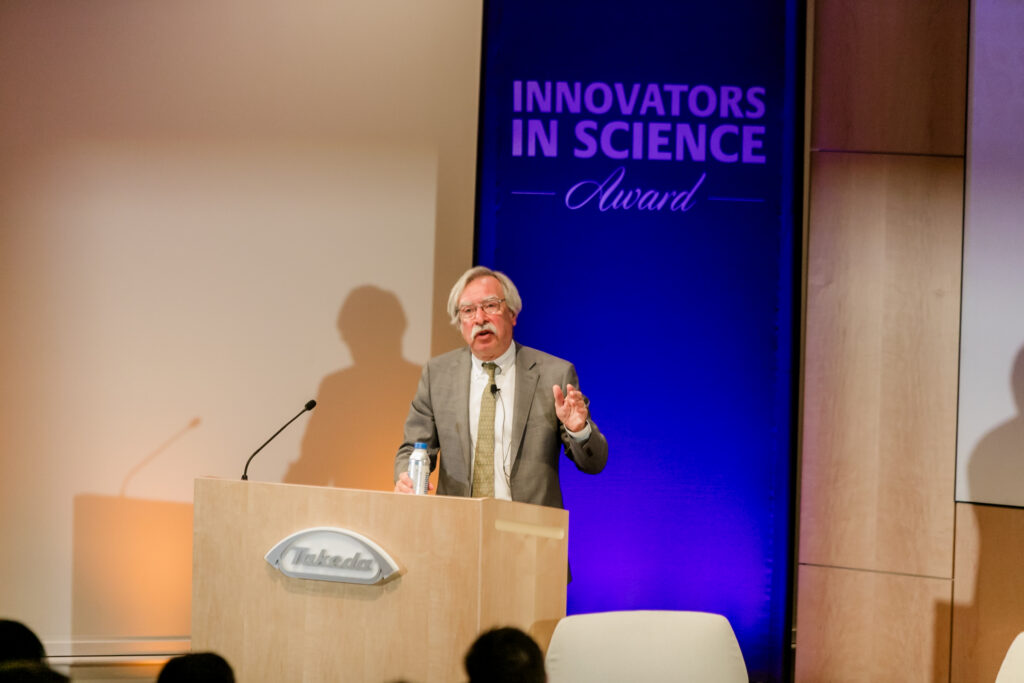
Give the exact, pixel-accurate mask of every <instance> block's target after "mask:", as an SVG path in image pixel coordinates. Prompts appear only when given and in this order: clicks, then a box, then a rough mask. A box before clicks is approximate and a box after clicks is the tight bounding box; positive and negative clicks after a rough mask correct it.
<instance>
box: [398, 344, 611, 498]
mask: <svg viewBox="0 0 1024 683" xmlns="http://www.w3.org/2000/svg"><path fill="white" fill-rule="evenodd" d="M471 367H472V366H471V360H470V352H469V348H468V347H463V348H461V349H457V350H455V351H451V352H449V353H446V354H443V355H441V356H438V357H437V358H434V359H432V360H430V361H429V362H428V363H427V364H426V366H424V368H423V374H422V375H421V376H420V383H419V387H418V389H417V390H416V397H415V398H414V399H413V401H412V405H411V406H410V407H409V416H408V417H407V418H406V420H405V436H404V442H403V443H402V446H401V448H399V450H398V455H397V456H396V457H395V479H396V480H397V479H398V475H399V474H400V473H402V472H405V471H406V470H407V469H408V468H409V454H410V453H411V452H412V447H413V444H414V443H415V442H417V441H423V442H425V443H426V444H427V448H428V452H429V453H430V461H431V469H433V468H434V467H435V466H436V463H437V457H438V451H440V458H441V464H440V468H441V471H440V474H439V478H438V486H437V492H438V493H439V494H442V495H449V496H468V495H470V488H471V485H472V477H471V472H472V469H471V468H472V459H473V452H472V447H471V443H470V436H469V374H470V370H471ZM555 384H558V385H559V386H561V387H562V391H565V385H566V384H572V385H573V386H576V387H578V386H579V380H578V379H577V376H576V368H574V367H573V366H572V364H571V363H569V362H567V361H564V360H562V359H561V358H556V357H554V356H552V355H549V354H546V353H544V352H542V351H538V350H536V349H531V348H529V347H527V346H521V345H519V344H516V390H515V399H514V400H515V404H514V406H513V409H512V445H511V453H512V472H511V479H510V483H511V488H512V499H513V500H517V501H522V502H525V503H535V504H538V505H548V506H550V507H562V489H561V487H560V486H559V483H558V462H559V457H558V456H559V453H560V452H561V449H562V446H563V445H564V446H565V453H566V455H567V456H568V457H569V459H570V460H572V461H573V463H575V465H576V467H577V468H579V469H580V470H582V471H583V472H587V473H588V474H597V473H598V472H600V471H601V470H602V469H604V466H605V463H606V462H607V461H608V442H607V441H606V440H605V438H604V436H603V435H602V434H601V432H600V431H599V430H598V428H597V425H596V424H594V423H593V421H590V429H591V432H590V438H589V439H587V440H586V441H584V442H577V441H576V440H575V439H573V438H572V437H571V436H569V434H568V432H566V430H565V427H564V426H563V425H562V424H561V423H560V422H559V421H558V417H556V416H555V399H554V397H553V396H552V394H551V387H552V386H553V385H555Z"/></svg>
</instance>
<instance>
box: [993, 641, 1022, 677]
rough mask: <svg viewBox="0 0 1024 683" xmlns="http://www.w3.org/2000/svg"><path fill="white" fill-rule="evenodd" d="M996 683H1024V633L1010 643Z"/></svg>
mask: <svg viewBox="0 0 1024 683" xmlns="http://www.w3.org/2000/svg"><path fill="white" fill-rule="evenodd" d="M996 683H1024V633H1019V634H1017V637H1016V638H1014V639H1013V642H1012V643H1010V649H1009V650H1007V651H1006V656H1005V657H1003V665H1002V666H1001V667H999V673H998V674H997V675H996Z"/></svg>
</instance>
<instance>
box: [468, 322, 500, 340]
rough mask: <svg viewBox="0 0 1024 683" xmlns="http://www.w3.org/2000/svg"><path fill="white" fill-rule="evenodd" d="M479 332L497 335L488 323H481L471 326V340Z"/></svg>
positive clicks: (496, 331) (492, 326)
mask: <svg viewBox="0 0 1024 683" xmlns="http://www.w3.org/2000/svg"><path fill="white" fill-rule="evenodd" d="M481 332H490V333H491V334H498V330H497V329H495V327H494V325H493V324H492V323H490V322H485V323H481V324H479V325H473V339H476V336H477V335H478V334H480V333H481Z"/></svg>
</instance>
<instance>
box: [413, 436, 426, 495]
mask: <svg viewBox="0 0 1024 683" xmlns="http://www.w3.org/2000/svg"><path fill="white" fill-rule="evenodd" d="M409 478H410V479H412V492H413V493H415V494H416V495H418V496H422V495H423V494H425V493H426V492H427V480H428V479H429V478H430V458H429V457H427V444H425V443H423V442H422V441H417V442H416V443H415V444H414V445H413V447H412V455H410V456H409Z"/></svg>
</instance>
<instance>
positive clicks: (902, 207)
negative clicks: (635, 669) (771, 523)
mask: <svg viewBox="0 0 1024 683" xmlns="http://www.w3.org/2000/svg"><path fill="white" fill-rule="evenodd" d="M968 10H969V5H968V1H967V0H941V1H938V2H926V1H923V0H896V1H895V2H891V1H890V2H877V1H875V0H872V1H870V2H861V1H860V0H857V1H854V0H817V1H816V2H814V3H812V5H811V7H810V8H809V15H810V16H809V29H810V33H811V38H810V40H809V43H808V44H809V49H810V52H811V57H812V59H813V66H812V69H811V74H812V75H811V78H810V85H811V88H810V91H809V98H810V111H811V115H810V121H811V133H810V137H811V151H810V160H809V169H810V178H809V188H810V189H809V211H808V243H807V261H808V263H807V271H808V273H807V295H806V341H805V351H804V352H805V358H806V360H805V364H804V379H803V411H802V425H803V426H802V463H801V484H800V497H801V500H800V529H799V560H798V562H799V566H798V578H797V581H798V583H797V614H796V629H797V635H796V643H797V646H796V665H795V671H796V673H795V678H796V680H797V681H808V682H810V681H813V682H815V683H817V682H820V681H879V682H883V681H886V682H888V681H906V682H911V681H921V682H928V683H937V682H939V681H943V682H945V681H957V682H963V683H978V682H983V681H992V680H994V678H995V673H996V670H997V669H998V665H999V662H1000V660H1001V658H1002V655H1003V653H1004V652H1005V650H1006V647H1007V646H1008V645H1009V643H1010V641H1011V640H1012V638H1013V635H1015V634H1016V633H1017V632H1018V631H1021V630H1024V609H1022V604H1021V602H1020V600H1019V599H1018V598H1017V595H1019V594H1020V592H1021V591H1020V590H1019V588H1020V586H1019V581H1015V577H1017V576H1019V565H1020V563H1019V558H1020V557H1021V549H1022V547H1024V527H1022V524H1021V520H1022V519H1024V516H1022V515H1021V513H1022V512H1024V511H1022V510H1019V509H1016V510H1015V509H1005V508H1004V509H1000V508H992V509H988V508H982V507H977V506H971V505H963V504H961V505H957V504H956V503H955V502H954V484H955V475H956V424H957V382H958V375H957V373H958V352H959V345H960V336H959V335H960V306H961V299H960V282H961V253H962V252H961V250H962V243H963V207H964V190H963V188H964V169H965V158H966V157H965V155H966V153H967V146H966V142H965V117H966V112H967V102H966V94H967V63H968V58H967V57H968V26H969V22H968ZM1000 388H1001V387H1000ZM954 558H955V560H954ZM1012 567H1016V569H1012Z"/></svg>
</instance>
